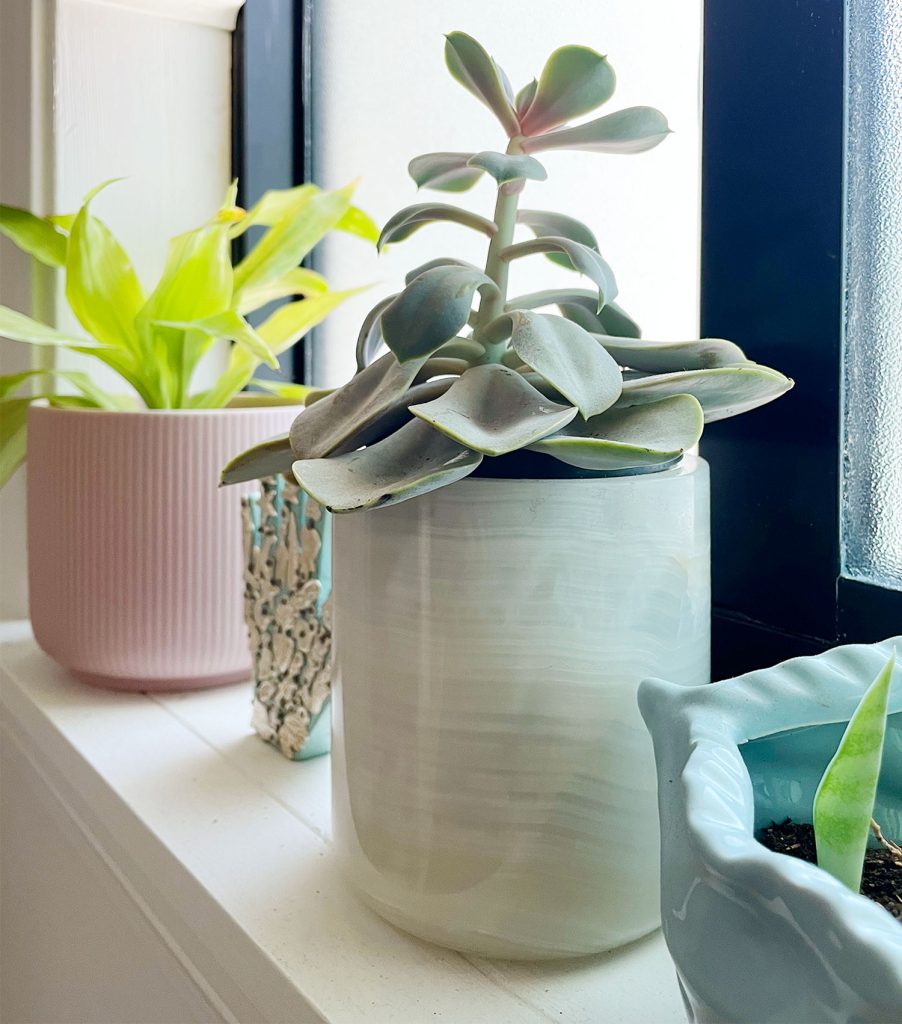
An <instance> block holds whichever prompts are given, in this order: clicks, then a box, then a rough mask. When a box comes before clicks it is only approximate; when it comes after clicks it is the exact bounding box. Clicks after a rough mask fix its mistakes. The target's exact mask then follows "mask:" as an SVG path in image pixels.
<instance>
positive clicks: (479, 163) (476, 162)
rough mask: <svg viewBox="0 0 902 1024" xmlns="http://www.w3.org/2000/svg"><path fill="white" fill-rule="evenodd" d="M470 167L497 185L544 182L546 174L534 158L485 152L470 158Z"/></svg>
mask: <svg viewBox="0 0 902 1024" xmlns="http://www.w3.org/2000/svg"><path fill="white" fill-rule="evenodd" d="M469 166H470V167H478V168H480V169H481V170H483V171H486V172H487V173H488V174H490V175H491V176H492V177H493V178H494V179H495V181H496V182H497V183H498V184H499V185H503V184H504V183H505V182H507V181H519V180H521V179H527V178H528V179H529V180H530V181H544V180H545V179H546V178H547V177H548V172H547V171H546V170H545V168H544V167H543V166H542V165H541V164H540V163H539V161H538V160H536V159H535V157H531V156H524V155H523V154H520V155H519V156H512V155H510V154H509V153H493V152H491V151H490V150H485V151H483V152H482V153H476V154H474V155H473V156H471V157H470V160H469Z"/></svg>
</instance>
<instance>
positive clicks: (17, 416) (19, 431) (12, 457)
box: [0, 398, 34, 487]
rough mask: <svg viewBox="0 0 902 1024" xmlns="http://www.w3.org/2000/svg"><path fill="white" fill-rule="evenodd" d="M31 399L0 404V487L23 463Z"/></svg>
mask: <svg viewBox="0 0 902 1024" xmlns="http://www.w3.org/2000/svg"><path fill="white" fill-rule="evenodd" d="M33 401H34V399H33V398H8V399H6V401H3V402H0V487H3V485H4V484H5V483H6V481H7V480H9V478H10V477H11V476H12V475H13V473H15V471H16V470H17V469H18V468H19V466H21V465H22V463H23V462H24V461H25V451H26V447H27V440H26V436H27V435H26V428H27V425H28V407H29V406H30V405H31V403H32V402H33Z"/></svg>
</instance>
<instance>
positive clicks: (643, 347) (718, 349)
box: [592, 334, 748, 373]
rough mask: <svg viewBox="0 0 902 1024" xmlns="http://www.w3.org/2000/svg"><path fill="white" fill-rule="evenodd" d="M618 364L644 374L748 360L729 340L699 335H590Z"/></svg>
mask: <svg viewBox="0 0 902 1024" xmlns="http://www.w3.org/2000/svg"><path fill="white" fill-rule="evenodd" d="M592 336H593V337H594V338H595V339H596V340H597V341H598V343H599V344H600V345H603V346H604V347H605V348H606V349H607V351H608V352H609V353H610V354H611V355H612V356H613V357H614V359H616V360H617V362H618V363H619V364H620V365H621V366H628V367H630V369H633V370H643V371H645V372H647V373H672V372H676V371H678V370H707V369H712V368H714V367H718V366H733V365H741V364H745V363H748V359H746V356H745V353H744V352H743V351H742V349H741V348H740V347H739V346H738V345H734V344H733V342H732V341H724V340H723V339H722V338H701V339H700V340H699V341H648V340H643V341H637V340H636V339H634V338H613V337H609V336H607V335H604V334H593V335H592Z"/></svg>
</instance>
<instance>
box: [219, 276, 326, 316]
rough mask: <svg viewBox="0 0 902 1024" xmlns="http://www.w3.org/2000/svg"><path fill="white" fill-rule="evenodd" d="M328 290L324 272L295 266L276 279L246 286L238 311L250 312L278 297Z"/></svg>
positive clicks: (316, 293) (322, 292)
mask: <svg viewBox="0 0 902 1024" xmlns="http://www.w3.org/2000/svg"><path fill="white" fill-rule="evenodd" d="M328 290H329V283H328V281H326V279H325V278H324V277H323V275H322V274H318V273H317V272H316V271H315V270H308V269H307V267H293V268H292V269H291V270H289V271H287V273H285V274H283V275H282V276H281V277H277V278H275V280H272V281H264V282H263V283H262V284H258V285H253V286H251V287H248V288H245V289H244V290H243V291H242V293H241V301H240V302H239V303H238V312H239V313H250V312H252V311H253V310H255V309H259V308H260V307H261V306H265V305H267V303H270V302H275V301H277V300H278V299H285V298H288V297H289V296H298V295H303V296H307V297H309V296H311V295H323V294H324V293H325V292H327V291H328Z"/></svg>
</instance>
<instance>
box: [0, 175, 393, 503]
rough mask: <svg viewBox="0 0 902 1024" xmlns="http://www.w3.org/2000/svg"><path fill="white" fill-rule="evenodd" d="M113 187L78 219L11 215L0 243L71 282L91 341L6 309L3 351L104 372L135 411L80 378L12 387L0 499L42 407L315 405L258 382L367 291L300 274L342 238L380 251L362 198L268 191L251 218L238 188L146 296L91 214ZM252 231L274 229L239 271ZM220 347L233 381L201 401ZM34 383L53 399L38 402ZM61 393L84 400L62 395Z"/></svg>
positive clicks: (50, 373)
mask: <svg viewBox="0 0 902 1024" xmlns="http://www.w3.org/2000/svg"><path fill="white" fill-rule="evenodd" d="M106 184H108V183H106ZM104 187H105V185H101V186H99V187H98V188H95V189H94V190H92V191H91V192H90V193H89V194H88V196H87V197H86V199H85V201H84V204H83V205H82V207H81V208H80V209H79V210H78V212H77V213H75V214H66V215H62V216H51V217H38V216H36V215H34V214H32V213H29V212H28V211H27V210H21V209H17V208H15V207H11V206H0V232H2V233H3V234H5V235H7V236H8V237H9V238H10V239H11V240H12V241H13V242H15V243H16V244H17V245H18V246H19V247H20V248H22V249H24V250H25V251H26V252H27V253H30V254H31V255H32V256H33V257H34V258H35V259H37V260H39V261H40V262H41V263H43V264H46V265H47V266H50V267H58V268H61V269H62V270H63V271H64V273H65V289H66V299H67V301H68V303H69V307H70V308H71V310H72V312H73V313H74V315H75V317H76V318H77V319H78V321H79V323H80V324H81V326H82V328H83V329H84V331H85V332H86V334H85V336H84V337H82V336H80V335H79V334H75V333H68V332H64V331H60V330H56V329H55V328H53V327H50V326H48V325H47V324H45V323H40V322H39V321H37V320H33V319H31V318H30V317H28V316H26V315H24V314H23V313H20V312H17V311H16V310H14V309H9V308H7V307H3V306H0V337H5V338H9V339H11V340H13V341H19V342H24V343H26V344H30V345H34V346H37V347H39V348H41V347H47V346H49V347H62V348H67V349H69V350H71V351H74V352H79V353H83V354H85V355H88V356H92V357H94V358H96V359H99V360H100V361H101V362H103V363H106V364H107V365H108V366H110V367H112V369H113V370H115V371H116V373H118V374H119V376H120V377H121V378H122V380H123V381H124V382H125V383H126V384H128V385H130V386H131V389H132V390H133V391H134V392H135V394H136V395H137V398H133V397H123V396H121V395H117V394H110V393H108V392H107V391H106V390H104V389H102V388H100V387H98V386H97V385H96V384H95V383H94V382H93V381H92V380H91V378H90V377H89V375H88V374H86V373H82V372H80V371H75V370H62V369H52V368H35V369H31V370H27V371H25V372H22V373H17V374H8V375H5V376H0V485H2V483H4V482H5V481H6V480H7V479H8V478H9V476H10V475H11V474H12V473H13V472H14V470H15V469H16V467H17V466H18V465H19V464H20V463H21V462H22V460H23V459H24V458H25V452H26V436H25V428H26V419H27V412H28V406H29V404H30V403H31V402H32V401H34V400H35V399H37V398H43V399H47V400H49V402H50V403H51V404H52V405H55V406H59V407H64V408H72V407H84V408H92V409H112V410H123V409H130V408H139V407H140V406H141V405H143V406H144V407H146V408H148V409H181V408H190V409H214V408H221V407H224V406H227V405H229V404H232V403H235V402H236V401H237V400H238V399H237V396H238V393H239V392H240V391H241V390H242V389H243V388H245V387H246V386H247V385H248V384H249V383H257V384H259V385H260V386H262V387H263V388H264V389H265V390H269V391H272V392H274V394H275V395H277V396H278V399H279V400H282V401H297V399H298V396H299V394H301V395H302V394H305V393H306V391H303V390H302V391H301V392H298V391H297V389H296V386H290V385H280V384H278V383H275V384H274V383H272V382H269V381H256V380H255V378H254V373H255V372H256V370H257V368H258V367H259V366H260V365H261V364H263V363H265V364H268V365H270V366H277V365H278V363H277V361H276V356H277V355H278V354H279V353H281V352H284V351H286V350H287V349H288V348H290V347H291V346H292V345H294V344H295V342H296V341H298V339H299V338H300V337H302V336H303V335H304V334H305V333H306V332H307V331H308V330H309V329H310V328H311V327H313V326H314V325H316V324H317V323H319V322H320V321H321V320H322V319H323V318H324V317H325V316H326V315H327V314H328V313H330V312H331V311H332V310H333V309H335V308H336V306H338V305H339V304H340V303H341V302H343V301H344V300H345V299H346V298H348V297H349V296H350V295H353V294H355V292H356V291H358V290H359V289H352V290H349V291H333V290H331V289H330V288H329V285H328V283H327V281H326V280H325V278H323V277H322V276H321V275H319V274H317V273H315V272H314V271H312V270H308V269H307V268H305V267H301V266H299V264H300V262H301V260H303V258H304V257H305V256H306V255H307V253H309V252H310V250H311V249H312V248H313V247H314V246H315V245H316V243H317V242H319V241H320V239H322V237H323V236H324V235H325V234H326V233H327V232H329V231H330V230H332V229H333V228H338V229H339V230H344V231H348V232H351V233H353V234H356V235H359V236H361V237H363V238H365V239H369V240H370V241H375V240H376V238H377V235H378V230H377V229H376V227H375V225H373V223H372V221H371V220H370V219H369V217H367V216H366V215H365V214H364V213H363V212H362V211H361V210H359V209H357V208H356V207H354V206H352V204H351V198H352V194H353V191H354V187H355V186H354V184H351V185H349V186H347V187H345V188H342V189H338V190H336V191H332V192H326V191H321V190H320V189H318V188H317V187H316V186H314V185H301V186H298V187H296V188H291V189H285V190H276V191H270V192H267V193H266V194H265V195H263V197H262V198H261V199H260V201H259V202H258V203H256V204H255V205H254V206H253V207H252V208H251V209H250V210H243V209H241V208H239V207H237V206H236V205H235V204H236V196H237V182H234V183H233V184H232V186H231V187H230V188H229V190H228V194H227V195H226V197H225V201H224V203H223V205H222V207H221V208H220V209H219V210H218V211H217V213H216V214H215V215H214V216H213V217H212V219H210V220H209V221H207V222H206V223H205V224H202V225H201V226H200V227H197V228H194V229H193V230H191V231H187V232H185V233H184V234H181V235H178V236H177V237H175V238H173V239H172V240H171V241H170V242H169V248H168V254H167V259H166V263H165V266H164V268H163V272H162V275H161V276H160V279H159V281H158V282H157V285H156V287H155V288H154V289H153V291H151V292H150V294H148V295H145V293H144V291H143V289H142V287H141V284H140V282H139V280H138V277H137V274H136V273H135V270H134V268H133V267H132V264H131V261H130V260H129V258H128V255H127V254H126V252H125V251H124V249H123V248H122V246H121V245H120V244H119V242H118V241H117V240H116V239H115V237H114V236H113V234H112V233H111V231H110V230H109V228H108V227H107V226H106V225H105V224H104V223H103V221H101V220H100V219H99V218H97V217H96V216H94V214H93V213H92V212H91V203H92V200H93V199H94V197H95V196H96V194H97V193H98V192H99V191H100V190H101V189H102V188H104ZM254 227H256V228H258V229H261V228H262V229H263V230H262V233H261V235H260V237H259V239H258V240H257V242H256V243H255V244H254V245H253V246H252V247H250V249H249V251H248V252H247V254H246V255H245V256H244V257H243V258H242V259H241V260H240V261H239V262H238V263H236V264H235V265H234V266H233V263H232V256H231V253H232V243H233V242H234V241H235V239H236V238H238V237H239V236H241V235H243V234H244V233H245V232H246V231H248V229H250V228H254ZM298 296H301V297H300V298H298ZM289 297H293V299H292V301H290V302H287V303H285V304H283V305H281V306H279V307H278V308H277V309H276V310H275V312H272V313H271V314H270V315H269V316H267V317H266V319H264V320H263V322H262V323H261V324H260V325H259V326H258V327H252V326H251V324H250V323H249V322H248V319H247V317H248V315H249V314H251V313H252V312H253V311H254V310H257V309H260V307H263V306H266V305H267V304H268V303H270V302H272V301H274V300H277V299H284V298H289ZM217 338H225V339H230V340H231V342H232V344H231V346H230V351H229V356H228V363H227V365H226V368H225V369H224V370H223V372H222V373H221V375H220V376H219V378H218V379H217V380H216V381H215V382H214V383H213V384H212V386H210V387H207V388H204V389H203V390H193V389H192V378H193V376H194V373H195V370H196V368H197V365H198V362H199V361H200V359H201V357H202V356H203V355H204V353H205V352H206V351H207V350H208V349H209V348H210V346H211V345H212V344H213V342H214V341H215V340H216V339H217ZM35 380H39V381H41V382H42V386H41V387H39V388H37V389H35V390H34V391H32V392H31V393H26V392H28V391H29V390H30V389H31V387H32V383H33V381H35ZM63 382H65V384H67V385H69V388H70V389H71V390H72V391H73V392H74V393H67V394H63V393H61V392H60V390H59V389H58V388H59V385H60V384H61V383H63Z"/></svg>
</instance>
